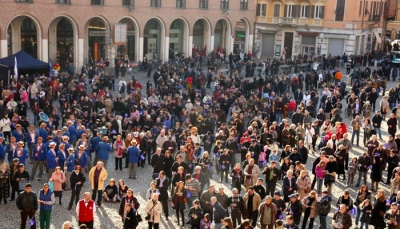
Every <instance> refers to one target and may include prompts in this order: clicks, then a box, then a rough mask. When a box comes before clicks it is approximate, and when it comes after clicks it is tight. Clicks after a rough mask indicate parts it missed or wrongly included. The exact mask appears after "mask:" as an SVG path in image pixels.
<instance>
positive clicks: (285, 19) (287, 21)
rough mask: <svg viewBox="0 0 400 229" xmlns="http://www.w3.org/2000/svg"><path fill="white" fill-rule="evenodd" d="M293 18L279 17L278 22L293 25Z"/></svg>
mask: <svg viewBox="0 0 400 229" xmlns="http://www.w3.org/2000/svg"><path fill="white" fill-rule="evenodd" d="M295 23H296V22H295V19H294V18H290V17H281V18H279V24H283V25H293V24H295Z"/></svg>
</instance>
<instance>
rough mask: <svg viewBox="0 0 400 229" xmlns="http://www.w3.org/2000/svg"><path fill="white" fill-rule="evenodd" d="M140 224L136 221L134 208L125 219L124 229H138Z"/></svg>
mask: <svg viewBox="0 0 400 229" xmlns="http://www.w3.org/2000/svg"><path fill="white" fill-rule="evenodd" d="M138 224H139V222H138V220H137V219H136V210H135V209H134V208H132V209H131V210H130V211H129V212H127V213H126V216H125V218H124V229H136V227H137V226H138Z"/></svg>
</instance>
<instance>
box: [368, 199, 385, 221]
mask: <svg viewBox="0 0 400 229" xmlns="http://www.w3.org/2000/svg"><path fill="white" fill-rule="evenodd" d="M385 212H386V200H385V199H384V200H382V201H379V200H375V203H374V207H373V208H372V214H371V222H370V224H371V225H373V226H375V227H380V228H385V227H386V224H385V220H384V218H383V217H384V215H385Z"/></svg>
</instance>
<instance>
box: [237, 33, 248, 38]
mask: <svg viewBox="0 0 400 229" xmlns="http://www.w3.org/2000/svg"><path fill="white" fill-rule="evenodd" d="M237 37H239V38H246V35H244V34H242V33H238V34H237Z"/></svg>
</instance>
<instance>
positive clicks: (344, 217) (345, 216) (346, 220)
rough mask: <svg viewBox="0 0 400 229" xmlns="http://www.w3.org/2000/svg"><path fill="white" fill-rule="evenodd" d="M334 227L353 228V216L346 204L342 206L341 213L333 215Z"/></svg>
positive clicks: (337, 228)
mask: <svg viewBox="0 0 400 229" xmlns="http://www.w3.org/2000/svg"><path fill="white" fill-rule="evenodd" d="M385 212H386V211H384V212H383V214H385ZM382 218H383V217H382ZM332 226H333V228H335V229H349V228H350V227H351V226H352V221H351V215H350V214H349V213H347V209H346V205H345V204H341V205H340V207H339V211H337V212H336V213H335V214H334V215H333V218H332ZM375 228H376V227H375ZM382 228H384V227H382Z"/></svg>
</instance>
